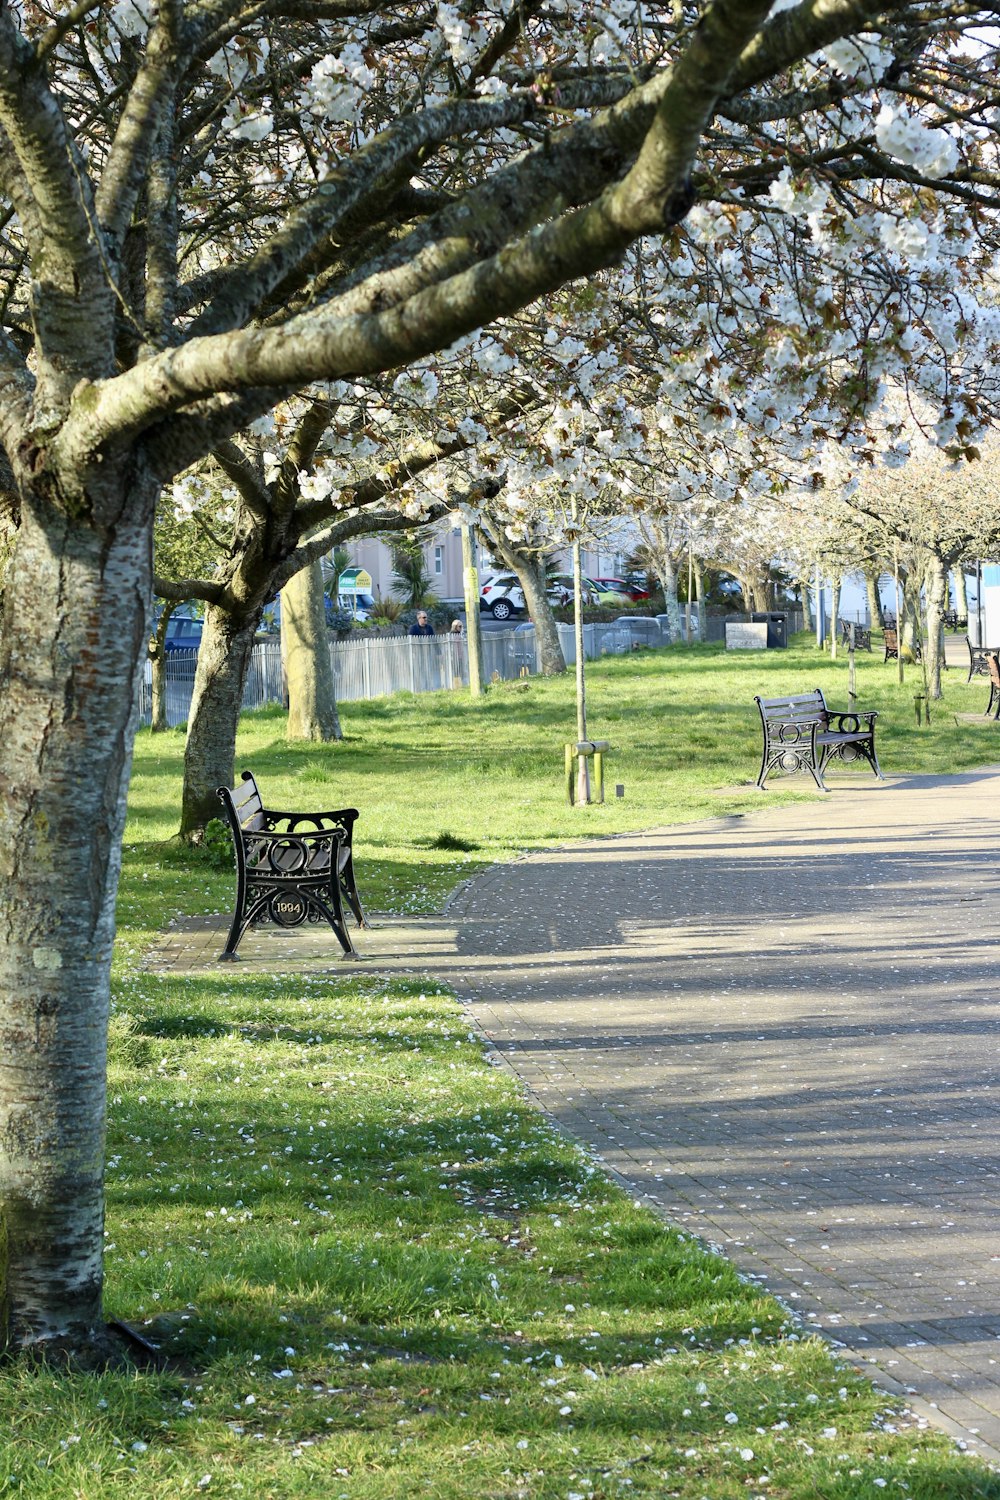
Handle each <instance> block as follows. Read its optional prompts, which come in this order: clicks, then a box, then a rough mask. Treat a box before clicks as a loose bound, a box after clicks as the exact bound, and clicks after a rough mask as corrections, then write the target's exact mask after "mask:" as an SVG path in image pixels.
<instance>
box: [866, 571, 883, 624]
mask: <svg viewBox="0 0 1000 1500" xmlns="http://www.w3.org/2000/svg"><path fill="white" fill-rule="evenodd" d="M880 577H881V574H879V573H876V572H875V571H874V570H873V569H871V568H866V569H865V593H866V594H867V595H868V617H869V619H870V621H871V624H872V628H873V629H878V630H884V629H885V613H884V611H883V609H882V595H881V593H880V592H879V586H878V581H879V578H880Z"/></svg>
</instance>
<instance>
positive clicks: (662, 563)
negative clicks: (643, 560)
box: [654, 547, 684, 642]
mask: <svg viewBox="0 0 1000 1500" xmlns="http://www.w3.org/2000/svg"><path fill="white" fill-rule="evenodd" d="M654 562H655V563H656V576H657V578H658V579H659V580H660V587H661V588H662V590H663V613H664V614H665V615H666V617H667V624H668V626H669V629H670V640H671V642H673V641H679V640H681V639H682V638H683V635H684V628H683V625H682V624H681V607H680V604H679V603H678V600H677V565H676V564H675V562H674V559H673V556H672V555H671V553H670V552H668V551H667V549H666V548H665V547H658V548H657V549H656V555H655V557H654Z"/></svg>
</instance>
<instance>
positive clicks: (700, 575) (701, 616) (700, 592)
mask: <svg viewBox="0 0 1000 1500" xmlns="http://www.w3.org/2000/svg"><path fill="white" fill-rule="evenodd" d="M694 596H695V598H696V599H697V601H698V639H699V641H703V640H704V639H705V635H706V632H707V630H708V620H707V619H706V613H707V611H706V608H705V574H704V572H703V570H702V566H701V563H700V562H698V560H697V559H695V564H694Z"/></svg>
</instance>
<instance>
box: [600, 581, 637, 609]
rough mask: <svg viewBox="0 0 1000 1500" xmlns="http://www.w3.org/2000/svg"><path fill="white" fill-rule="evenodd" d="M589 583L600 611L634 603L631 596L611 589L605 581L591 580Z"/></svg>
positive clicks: (619, 590)
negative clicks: (595, 595)
mask: <svg viewBox="0 0 1000 1500" xmlns="http://www.w3.org/2000/svg"><path fill="white" fill-rule="evenodd" d="M589 582H590V583H591V585H592V587H593V589H594V592H595V593H596V594H597V603H598V604H599V605H600V607H601V608H602V609H620V608H621V606H622V605H623V604H632V603H633V602H634V601H633V599H632V595H631V594H627V593H623V592H622V591H621V589H616V588H612V587H611V585H610V584H609V583H608V582H607V580H606V579H601V578H592V579H590V580H589Z"/></svg>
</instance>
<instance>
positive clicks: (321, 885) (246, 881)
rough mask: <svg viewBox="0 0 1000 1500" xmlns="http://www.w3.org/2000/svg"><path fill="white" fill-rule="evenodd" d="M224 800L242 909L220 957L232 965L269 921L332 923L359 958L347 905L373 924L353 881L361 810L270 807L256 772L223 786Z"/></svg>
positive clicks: (343, 943) (361, 920) (289, 924)
mask: <svg viewBox="0 0 1000 1500" xmlns="http://www.w3.org/2000/svg"><path fill="white" fill-rule="evenodd" d="M219 798H220V800H221V802H222V805H223V807H224V808H225V810H226V817H227V819H228V821H229V829H230V832H231V833H232V836H233V847H234V849H235V851H236V908H235V910H234V912H233V920H232V924H231V925H230V928H229V937H228V938H227V940H226V946H225V949H224V951H223V952H222V953H221V954H220V955H219V956H220V958H222V959H234V958H235V957H236V950H237V948H238V947H239V945H240V941H241V939H242V937H243V934H244V933H245V932H246V930H247V928H248V927H249V926H251V924H259V923H264V922H274V923H276V924H277V926H279V927H299V926H300V925H301V924H302V923H303V922H328V923H329V924H330V926H331V927H332V928H333V930H334V932H335V933H336V935H337V939H338V941H339V943H340V946H341V947H342V948H343V950H344V952H345V953H354V952H355V951H356V950H355V947H354V944H353V943H352V942H351V938H350V935H349V933H348V931H347V922H346V920H345V916H344V901H345V899H346V901H347V904H348V906H349V907H350V909H351V911H352V912H353V913H354V916H355V918H356V919H357V923H358V926H359V927H367V925H368V923H367V921H366V919H365V914H364V911H363V909H362V906H361V899H360V897H359V895H358V888H357V884H356V883H355V879H354V857H353V851H352V834H353V830H354V823H355V820H356V818H357V817H358V810H357V808H355V807H342V808H338V809H337V810H336V811H335V812H322V813H308V812H279V811H278V810H277V809H275V808H269V807H264V806H263V805H262V804H261V800H260V792H259V791H258V789H257V783H256V781H255V780H254V777H253V774H252V773H251V772H250V771H244V772H243V776H242V779H241V781H240V782H239V783H238V784H237V785H236V786H234V787H228V786H220V787H219Z"/></svg>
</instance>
